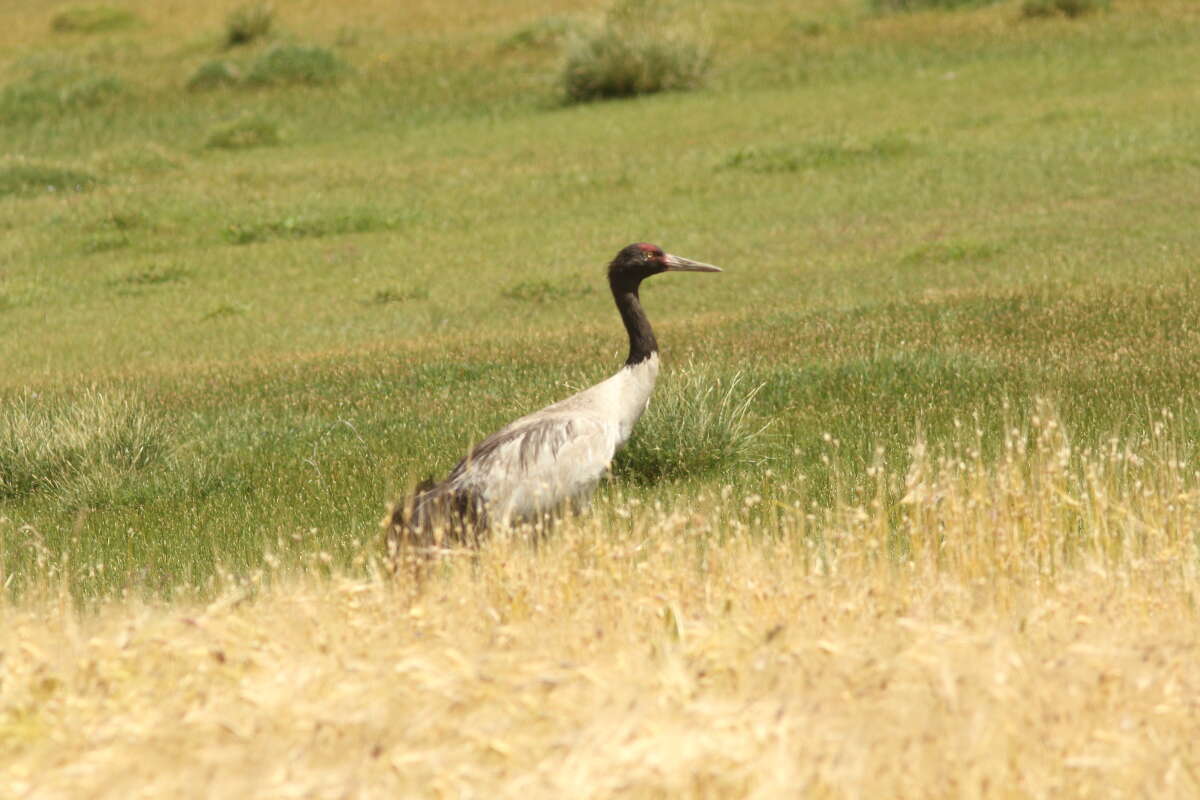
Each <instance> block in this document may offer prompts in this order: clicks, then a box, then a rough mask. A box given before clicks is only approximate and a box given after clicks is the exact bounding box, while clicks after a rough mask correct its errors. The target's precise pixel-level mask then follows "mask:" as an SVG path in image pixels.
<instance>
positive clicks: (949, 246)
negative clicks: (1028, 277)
mask: <svg viewBox="0 0 1200 800" xmlns="http://www.w3.org/2000/svg"><path fill="white" fill-rule="evenodd" d="M1002 252H1004V247H1003V246H1002V245H999V244H996V243H994V242H971V241H952V242H931V243H928V244H923V245H920V246H918V247H914V248H913V249H911V250H909V251H908V252H906V253H905V254H904V255H903V256H901V257H900V263H901V264H903V265H906V266H913V265H917V264H960V263H969V262H979V261H987V260H988V259H991V258H994V257H996V256H998V255H1000V253H1002Z"/></svg>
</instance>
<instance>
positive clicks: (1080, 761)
mask: <svg viewBox="0 0 1200 800" xmlns="http://www.w3.org/2000/svg"><path fill="white" fill-rule="evenodd" d="M1027 441H1029V442H1030V444H1028V445H1027V444H1026V442H1027ZM1164 441H1165V440H1164ZM800 483H802V482H800V481H790V480H787V479H782V478H781V479H780V485H779V486H777V487H775V488H774V489H770V490H768V491H766V492H765V494H767V495H769V498H768V499H757V498H756V497H755V496H750V497H736V496H726V497H725V498H723V499H722V498H719V497H718V498H711V497H710V498H708V499H702V500H700V501H698V502H697V503H694V504H693V505H692V506H691V507H689V508H688V509H686V510H670V509H659V510H656V509H646V508H644V507H635V508H622V507H620V505H619V501H618V506H617V507H616V508H615V509H614V512H613V514H612V515H610V516H609V517H608V518H607V519H605V518H603V517H594V518H592V519H590V520H586V521H584V522H582V523H580V524H578V525H575V526H569V527H568V528H566V529H564V530H560V531H559V532H558V533H556V535H555V536H553V537H552V538H550V539H549V540H548V541H546V542H544V543H543V544H542V545H541V546H540V547H537V548H535V547H532V546H530V545H528V544H527V543H524V542H523V541H520V540H518V539H516V538H507V539H497V540H495V541H493V542H491V543H490V544H489V545H488V546H487V547H485V548H484V550H483V551H482V552H481V553H480V554H479V555H478V556H477V557H470V556H458V557H455V558H451V559H449V560H448V561H447V562H446V563H445V564H444V565H443V566H442V567H440V568H439V569H438V570H436V571H435V573H434V574H433V575H432V576H430V577H429V578H428V579H427V580H426V581H425V583H424V584H423V585H421V586H414V585H412V584H411V583H409V582H406V581H403V580H392V579H390V578H386V577H379V576H375V577H372V576H371V575H370V574H369V573H370V570H367V571H366V572H364V573H363V574H362V575H360V576H357V577H352V576H340V577H338V576H334V577H332V578H328V577H327V578H320V577H316V576H315V571H314V572H313V573H309V574H308V575H296V574H292V575H286V574H282V573H281V572H278V571H276V572H272V570H271V569H270V568H269V567H267V568H265V570H264V573H263V574H262V575H260V576H258V577H257V578H256V579H255V580H251V581H249V582H246V583H242V584H241V585H240V586H237V587H235V586H230V587H229V588H228V589H227V590H225V591H223V592H221V593H220V596H219V597H218V598H217V599H216V600H215V601H212V602H210V603H208V604H201V603H192V604H188V603H177V604H155V603H142V602H138V601H134V600H127V601H123V602H120V603H116V604H113V605H110V606H107V607H104V608H102V609H99V610H93V611H89V612H82V613H81V612H77V611H75V610H73V609H72V607H71V604H70V602H69V601H68V600H65V599H58V598H56V597H55V595H54V592H53V591H52V590H50V589H47V590H46V592H45V593H44V596H42V597H41V598H40V599H39V598H33V599H29V600H27V601H24V602H22V603H21V604H18V605H9V606H7V607H4V608H3V617H4V621H5V623H4V626H3V630H0V653H2V658H0V785H2V786H4V787H6V791H5V796H12V797H65V796H77V797H121V798H129V797H167V796H176V797H188V796H192V797H198V796H204V797H245V796H261V797H292V796H296V797H300V796H303V797H395V796H409V795H418V796H488V797H509V796H521V797H525V798H529V797H606V796H613V795H628V796H634V797H646V796H670V797H679V796H704V797H722V796H730V797H743V796H757V797H776V796H806V797H1119V796H1130V795H1135V794H1137V795H1144V796H1153V797H1194V796H1196V795H1197V793H1198V792H1200V628H1198V627H1197V625H1196V621H1197V620H1196V602H1197V598H1198V592H1200V583H1198V581H1197V551H1196V539H1195V537H1196V531H1197V530H1198V529H1200V481H1198V480H1197V477H1196V473H1195V472H1194V471H1193V469H1192V468H1191V467H1188V466H1187V465H1185V464H1183V463H1182V462H1181V461H1180V460H1179V459H1178V458H1177V457H1175V456H1174V455H1172V453H1171V452H1170V451H1169V449H1168V448H1167V447H1166V446H1165V445H1163V444H1161V443H1157V442H1155V441H1151V442H1149V443H1147V444H1146V446H1145V447H1144V448H1142V449H1141V450H1140V452H1133V451H1131V450H1129V449H1127V448H1125V447H1123V446H1118V445H1115V444H1114V445H1113V446H1112V448H1111V449H1110V450H1109V451H1108V452H1106V453H1085V454H1079V453H1073V452H1072V451H1071V449H1070V447H1069V445H1068V444H1067V443H1066V442H1065V441H1064V440H1063V438H1062V436H1061V433H1060V431H1059V429H1058V428H1057V426H1056V425H1055V424H1054V422H1053V420H1050V421H1043V422H1041V423H1039V427H1038V428H1037V430H1036V431H1035V435H1034V436H1032V437H1030V438H1029V439H1028V440H1027V439H1026V438H1025V437H1024V436H1017V435H1014V436H1013V437H1012V438H1011V439H1010V441H1009V443H1008V446H1007V447H1006V449H1005V451H1004V453H1003V454H1002V456H1001V458H1000V459H999V462H998V463H997V464H994V465H992V466H987V467H985V466H984V465H983V464H982V462H980V461H974V460H973V457H972V455H971V454H970V453H969V448H965V449H964V458H963V459H961V460H959V459H941V460H934V459H931V458H926V457H924V456H921V455H919V454H918V458H917V459H916V466H915V467H914V468H913V469H912V470H911V471H910V473H909V474H908V476H907V480H906V484H905V485H904V486H894V487H890V490H891V491H893V492H903V494H904V497H903V501H902V502H900V503H899V504H895V505H890V507H891V511H889V510H888V508H889V504H887V503H884V502H883V501H882V500H880V501H877V502H867V503H866V504H864V505H861V506H859V507H855V506H854V505H853V504H850V503H845V504H842V505H841V506H839V507H838V508H837V509H835V510H834V511H831V512H828V513H817V512H813V511H811V510H806V509H805V508H804V507H803V503H801V504H800V506H801V507H800V508H799V509H797V508H796V506H795V505H794V504H793V502H792V501H791V500H790V498H798V497H799V496H800V489H799V484H800ZM886 488H887V487H881V490H880V497H881V498H882V497H883V496H884V495H885V494H886V492H885V489H886ZM5 534H6V536H7V537H8V539H9V546H11V545H12V540H13V537H16V536H18V535H19V532H18V531H13V530H12V529H11V525H10V526H8V530H7V531H5Z"/></svg>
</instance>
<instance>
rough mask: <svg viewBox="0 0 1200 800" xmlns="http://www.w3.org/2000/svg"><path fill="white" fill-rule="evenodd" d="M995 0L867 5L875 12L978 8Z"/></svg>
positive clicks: (884, 0)
mask: <svg viewBox="0 0 1200 800" xmlns="http://www.w3.org/2000/svg"><path fill="white" fill-rule="evenodd" d="M996 2H999V0H867V7H868V8H869V9H870V10H871V11H874V12H876V13H890V12H898V11H899V12H903V11H926V10H941V11H950V10H954V9H959V8H978V7H980V6H986V5H991V4H993V3H996Z"/></svg>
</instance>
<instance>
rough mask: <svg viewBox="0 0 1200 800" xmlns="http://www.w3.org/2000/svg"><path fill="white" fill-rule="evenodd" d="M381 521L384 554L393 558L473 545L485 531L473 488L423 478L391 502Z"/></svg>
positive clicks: (483, 515)
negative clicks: (395, 500) (403, 494)
mask: <svg viewBox="0 0 1200 800" xmlns="http://www.w3.org/2000/svg"><path fill="white" fill-rule="evenodd" d="M383 523H384V528H385V529H386V533H385V546H386V548H387V553H388V556H389V557H390V558H391V559H392V560H396V559H398V558H401V557H402V556H404V555H405V554H411V555H417V554H423V555H426V556H428V555H432V554H433V553H434V552H435V551H436V550H438V549H440V548H444V547H477V546H478V545H479V543H480V541H481V540H482V538H483V534H484V533H485V532H486V531H487V512H486V510H485V509H484V505H483V500H482V498H480V497H479V496H478V495H476V494H474V493H473V492H468V491H464V490H461V489H452V488H450V487H448V486H446V485H445V484H437V483H434V482H433V480H432V479H430V478H426V479H425V480H423V481H421V482H420V483H418V484H417V487H416V489H415V490H414V492H413V494H412V495H411V496H409V497H407V498H405V499H404V500H402V501H400V502H398V503H395V504H393V505H392V510H391V513H390V514H389V515H388V516H387V518H385V519H384V521H383Z"/></svg>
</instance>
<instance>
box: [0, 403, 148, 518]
mask: <svg viewBox="0 0 1200 800" xmlns="http://www.w3.org/2000/svg"><path fill="white" fill-rule="evenodd" d="M168 431H169V427H168V426H167V424H166V422H165V421H164V420H163V419H162V418H160V417H159V416H157V415H156V414H154V413H152V412H151V410H150V409H149V408H148V407H147V406H146V405H145V404H144V403H143V402H141V401H140V400H138V399H137V398H134V397H131V396H126V395H123V394H121V393H119V392H101V391H99V390H97V389H94V388H89V389H86V390H84V391H83V392H80V393H79V394H78V395H76V396H74V397H64V398H50V399H48V398H45V397H39V396H38V395H36V394H33V393H26V394H23V395H20V396H18V397H17V398H16V400H15V401H10V402H8V403H6V404H5V406H4V408H3V409H2V410H0V498H6V499H17V498H22V497H26V496H28V495H32V494H47V495H50V496H52V497H54V498H56V499H57V500H59V501H61V502H64V503H67V504H70V505H85V504H101V503H104V502H105V501H106V500H108V499H111V497H112V496H113V494H114V493H115V492H116V491H117V490H119V489H120V488H121V486H122V485H123V484H126V483H128V482H129V481H130V479H131V478H132V477H133V476H134V475H135V474H136V473H138V472H140V471H142V470H144V469H146V468H147V467H149V466H151V465H154V464H161V463H163V462H164V461H165V460H166V459H167V457H168V454H169V452H170V450H171V442H170V439H169V436H168Z"/></svg>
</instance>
